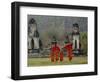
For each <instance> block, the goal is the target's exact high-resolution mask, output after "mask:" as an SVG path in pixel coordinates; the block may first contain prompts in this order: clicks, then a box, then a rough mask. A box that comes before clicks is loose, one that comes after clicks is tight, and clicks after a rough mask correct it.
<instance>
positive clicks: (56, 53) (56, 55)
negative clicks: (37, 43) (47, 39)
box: [50, 36, 73, 62]
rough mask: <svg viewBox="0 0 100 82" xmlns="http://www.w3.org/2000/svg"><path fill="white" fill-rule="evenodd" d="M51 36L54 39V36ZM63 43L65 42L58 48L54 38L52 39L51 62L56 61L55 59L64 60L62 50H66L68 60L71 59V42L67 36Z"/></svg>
mask: <svg viewBox="0 0 100 82" xmlns="http://www.w3.org/2000/svg"><path fill="white" fill-rule="evenodd" d="M53 38H54V39H55V37H53ZM64 43H65V44H64V46H63V47H62V48H60V46H59V45H58V43H57V41H56V39H55V40H54V41H52V44H51V53H50V58H51V62H57V61H60V62H62V61H63V60H64V50H65V51H66V52H67V53H66V55H67V57H68V59H69V61H71V60H72V57H73V53H72V43H70V42H69V40H68V36H67V37H66V41H65V42H64Z"/></svg>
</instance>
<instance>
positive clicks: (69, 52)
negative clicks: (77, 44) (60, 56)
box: [64, 36, 73, 61]
mask: <svg viewBox="0 0 100 82" xmlns="http://www.w3.org/2000/svg"><path fill="white" fill-rule="evenodd" d="M64 43H65V46H64V49H66V51H67V56H68V58H69V61H71V60H72V57H73V53H72V43H70V42H69V38H68V36H66V40H65V42H64Z"/></svg>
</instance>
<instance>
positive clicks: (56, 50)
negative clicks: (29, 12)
mask: <svg viewBox="0 0 100 82" xmlns="http://www.w3.org/2000/svg"><path fill="white" fill-rule="evenodd" d="M62 55H63V54H62V53H60V47H59V46H58V45H57V41H56V38H55V36H53V41H52V44H51V55H50V57H51V61H52V62H55V61H58V60H59V57H60V61H62V60H63V57H62Z"/></svg>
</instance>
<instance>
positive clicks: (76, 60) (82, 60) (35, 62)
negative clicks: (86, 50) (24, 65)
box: [28, 57, 87, 66]
mask: <svg viewBox="0 0 100 82" xmlns="http://www.w3.org/2000/svg"><path fill="white" fill-rule="evenodd" d="M73 64H74V65H75V64H87V57H73V59H72V61H71V62H70V61H69V60H68V57H64V61H62V62H60V61H58V62H51V61H50V58H28V66H49V65H73Z"/></svg>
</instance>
